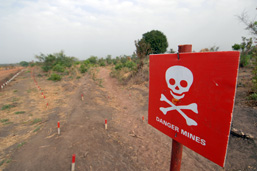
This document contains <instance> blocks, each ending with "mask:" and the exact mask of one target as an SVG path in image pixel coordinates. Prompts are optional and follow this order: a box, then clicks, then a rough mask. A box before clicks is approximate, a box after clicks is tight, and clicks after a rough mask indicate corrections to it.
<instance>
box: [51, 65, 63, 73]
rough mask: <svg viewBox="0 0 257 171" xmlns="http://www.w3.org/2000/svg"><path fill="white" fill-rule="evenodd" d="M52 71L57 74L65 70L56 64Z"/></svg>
mask: <svg viewBox="0 0 257 171" xmlns="http://www.w3.org/2000/svg"><path fill="white" fill-rule="evenodd" d="M53 70H54V71H57V72H64V70H65V68H64V67H63V66H62V65H60V64H56V65H55V66H54V67H53Z"/></svg>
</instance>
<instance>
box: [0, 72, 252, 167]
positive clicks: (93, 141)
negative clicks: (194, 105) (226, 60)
mask: <svg viewBox="0 0 257 171" xmlns="http://www.w3.org/2000/svg"><path fill="white" fill-rule="evenodd" d="M35 72H36V74H35V75H39V73H40V71H39V70H36V71H35ZM109 73H110V69H109V68H107V67H101V68H99V69H98V73H97V74H96V78H93V79H92V78H91V76H90V75H88V74H87V75H85V76H83V77H82V78H80V79H76V80H75V81H74V80H68V79H67V80H62V81H61V82H51V81H46V77H44V76H43V77H42V76H40V77H39V76H38V77H36V79H37V80H38V84H39V85H40V86H41V87H42V89H43V90H44V92H45V94H46V96H47V100H48V101H49V104H51V105H50V107H49V109H48V110H45V109H44V108H43V107H45V106H44V105H45V102H44V100H43V99H42V97H41V98H40V95H39V94H38V93H39V92H38V91H37V90H35V89H34V88H33V86H35V85H33V81H32V79H31V78H30V79H29V78H28V74H29V73H26V72H25V73H24V75H23V76H24V78H23V79H21V78H20V79H19V80H18V81H17V82H15V83H13V88H14V87H15V89H17V92H20V94H18V95H19V96H21V97H22V100H21V101H23V103H22V106H23V109H22V110H26V115H25V114H24V115H19V117H20V118H21V119H23V120H24V119H26V120H28V122H27V123H28V125H27V126H28V127H25V128H24V129H22V130H24V131H25V132H26V131H30V132H31V133H32V134H31V136H29V138H28V139H26V141H25V140H22V141H21V142H26V144H23V146H22V147H19V148H17V144H14V145H13V146H12V148H7V149H5V152H3V154H8V151H9V152H10V149H12V152H10V154H11V156H8V157H9V158H11V162H10V163H9V164H8V165H7V167H6V168H5V170H7V171H15V170H28V171H30V170H31V171H32V170H33V171H34V170H56V171H59V170H60V171H63V170H70V167H71V157H72V154H76V171H78V170H101V171H102V170H122V171H123V170H153V171H155V170H169V164H170V155H171V154H170V152H171V142H172V140H171V139H170V138H169V137H167V136H166V135H164V134H162V133H160V132H159V131H157V130H156V129H154V128H153V127H151V126H150V125H148V124H147V116H148V112H147V110H148V101H147V100H148V88H147V87H146V86H145V84H144V85H132V86H121V85H119V84H118V82H117V80H115V79H113V78H111V77H110V76H109ZM94 80H95V81H94ZM99 81H100V82H101V84H99ZM26 90H30V93H29V96H26V95H27V94H28V91H26ZM5 93H6V94H4V95H6V100H8V98H9V97H12V94H13V93H14V92H13V90H6V92H5ZM81 94H83V95H84V100H83V101H82V100H81ZM7 97H8V98H7ZM11 112H14V111H11V110H10V111H9V113H8V112H7V113H6V114H7V115H8V114H10V113H11ZM29 113H33V116H29ZM249 113H250V114H249ZM142 116H144V118H145V120H144V121H142ZM30 117H32V118H30ZM38 117H39V118H42V121H41V122H40V123H38V124H35V125H31V124H29V123H32V121H33V119H34V118H38ZM253 118H255V119H253ZM105 119H107V120H108V129H107V130H105V129H104V120H105ZM233 119H234V122H233V125H234V126H236V127H240V128H243V129H244V130H246V131H248V130H251V131H252V132H251V133H253V134H254V135H255V134H256V133H255V131H254V130H256V125H255V124H256V122H257V121H256V110H255V109H252V108H247V107H245V106H236V108H235V111H234V118H233ZM57 121H60V123H61V135H60V136H58V135H57ZM242 123H250V124H249V125H248V126H247V124H242ZM18 124H19V122H18V121H17V125H18ZM23 126H24V125H23ZM38 126H40V129H39V130H38V131H37V132H34V131H33V130H34V129H35V128H36V127H38ZM11 127H14V128H15V129H16V130H19V129H20V127H16V125H14V126H13V125H11V126H10V128H8V129H7V127H2V128H0V135H3V134H5V136H3V137H6V136H12V133H11V132H10V131H8V130H9V129H11ZM3 128H4V129H3ZM2 130H5V132H4V133H3V131H2ZM255 149H257V147H256V144H255V142H254V141H249V140H244V139H242V138H237V137H232V136H231V137H230V143H229V148H228V157H227V161H226V167H225V170H233V169H234V170H238V169H241V170H254V169H256V167H257V166H256V163H257V162H256V159H257V156H256V153H255V151H256V150H255ZM249 166H250V167H249ZM181 170H224V169H222V168H220V167H219V166H217V165H215V164H213V163H212V162H210V161H209V160H207V159H205V158H204V157H202V156H200V155H198V154H196V153H194V152H193V151H191V150H189V149H187V148H186V147H184V150H183V160H182V167H181Z"/></svg>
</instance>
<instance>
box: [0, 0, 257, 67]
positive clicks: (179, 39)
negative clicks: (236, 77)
mask: <svg viewBox="0 0 257 171" xmlns="http://www.w3.org/2000/svg"><path fill="white" fill-rule="evenodd" d="M256 7H257V1H256V0H0V63H16V62H20V61H23V60H25V61H31V60H35V58H34V56H35V55H38V54H40V53H44V54H50V53H55V52H59V51H60V50H64V52H65V54H66V55H68V56H74V57H77V58H79V59H81V60H82V59H86V58H88V57H90V56H91V55H95V56H98V57H106V56H107V55H108V54H110V55H112V57H116V56H120V55H124V54H125V55H131V54H132V53H133V52H134V51H135V44H134V41H135V40H138V39H141V38H142V34H144V33H146V32H148V31H151V30H159V31H161V32H163V33H164V34H165V35H166V36H167V39H168V43H169V47H168V49H170V48H173V49H174V50H177V45H179V44H192V45H193V50H195V51H199V50H200V49H202V48H210V47H211V46H214V45H215V46H219V47H220V50H222V51H230V50H231V46H232V45H233V44H234V43H240V42H241V36H249V35H248V34H247V31H245V30H244V28H245V26H244V25H243V24H242V23H240V22H239V21H238V19H237V18H236V15H240V14H241V13H242V12H243V11H247V12H248V15H249V17H250V18H251V19H254V17H255V19H256V16H257V15H256V14H257V10H256ZM168 49H167V50H168Z"/></svg>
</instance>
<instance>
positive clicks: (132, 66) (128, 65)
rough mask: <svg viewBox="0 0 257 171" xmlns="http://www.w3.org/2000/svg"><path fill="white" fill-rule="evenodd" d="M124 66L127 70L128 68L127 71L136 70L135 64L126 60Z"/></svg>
mask: <svg viewBox="0 0 257 171" xmlns="http://www.w3.org/2000/svg"><path fill="white" fill-rule="evenodd" d="M124 66H125V67H127V68H129V69H131V70H134V69H136V66H137V64H136V63H135V62H133V61H129V60H128V61H127V62H126V63H125V65H124Z"/></svg>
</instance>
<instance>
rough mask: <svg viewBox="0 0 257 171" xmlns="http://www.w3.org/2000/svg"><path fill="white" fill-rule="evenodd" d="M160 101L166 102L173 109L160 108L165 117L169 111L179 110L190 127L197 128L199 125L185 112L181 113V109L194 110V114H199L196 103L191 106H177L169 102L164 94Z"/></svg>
mask: <svg viewBox="0 0 257 171" xmlns="http://www.w3.org/2000/svg"><path fill="white" fill-rule="evenodd" d="M160 100H161V101H165V102H166V103H168V104H169V105H171V107H167V108H164V107H160V110H161V111H162V113H163V114H164V115H166V114H167V112H168V111H171V110H177V111H178V112H179V113H180V114H181V115H182V116H183V117H184V119H185V120H186V123H187V125H188V126H196V125H197V123H196V122H195V121H194V120H193V119H191V118H189V117H188V116H187V115H186V114H185V113H184V112H182V111H181V109H188V110H192V111H193V112H194V113H198V110H197V104H196V103H191V104H189V105H181V106H176V105H175V104H173V103H172V102H171V101H169V100H168V99H167V98H166V97H165V96H164V95H163V94H161V99H160Z"/></svg>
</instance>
